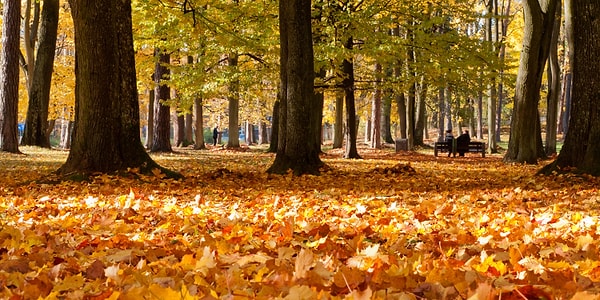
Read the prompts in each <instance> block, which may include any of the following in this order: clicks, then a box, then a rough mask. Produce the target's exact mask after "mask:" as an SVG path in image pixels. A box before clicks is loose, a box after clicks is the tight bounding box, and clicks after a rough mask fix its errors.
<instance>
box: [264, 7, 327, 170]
mask: <svg viewBox="0 0 600 300" xmlns="http://www.w3.org/2000/svg"><path fill="white" fill-rule="evenodd" d="M279 18H280V19H279V24H280V40H281V47H280V51H281V58H280V59H281V98H282V100H281V103H280V109H279V124H280V126H279V144H278V147H277V154H276V156H275V161H274V162H273V165H271V167H270V168H269V170H268V172H271V173H278V174H283V173H286V172H287V171H288V170H290V169H292V170H293V172H294V174H296V175H301V174H318V173H319V168H320V167H321V166H322V165H323V163H322V162H321V159H320V158H319V151H318V149H316V147H315V143H314V132H312V131H313V130H314V127H312V126H311V124H312V120H314V118H316V117H317V116H316V115H315V113H314V111H313V110H311V107H313V106H314V103H315V101H316V100H315V91H314V78H315V72H314V63H313V62H314V57H313V46H312V41H313V39H312V30H311V1H310V0H293V1H286V2H284V1H280V3H279ZM307 129H308V130H307Z"/></svg>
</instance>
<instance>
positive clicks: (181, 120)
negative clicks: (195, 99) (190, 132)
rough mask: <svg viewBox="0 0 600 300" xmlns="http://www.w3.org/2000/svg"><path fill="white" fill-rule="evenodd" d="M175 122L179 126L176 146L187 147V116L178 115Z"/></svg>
mask: <svg viewBox="0 0 600 300" xmlns="http://www.w3.org/2000/svg"><path fill="white" fill-rule="evenodd" d="M175 122H176V124H177V126H176V128H177V130H175V146H176V147H185V146H186V141H185V116H184V115H182V114H180V113H177V117H176V119H175Z"/></svg>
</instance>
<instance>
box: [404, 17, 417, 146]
mask: <svg viewBox="0 0 600 300" xmlns="http://www.w3.org/2000/svg"><path fill="white" fill-rule="evenodd" d="M410 23H411V25H412V24H413V23H414V20H413V21H411V22H410ZM414 38H415V37H414V33H413V31H412V29H409V30H407V32H406V39H407V40H408V43H409V45H412V44H413V43H414ZM406 57H407V58H406V75H407V80H408V82H409V86H408V92H407V94H408V96H407V97H406V139H407V141H408V150H413V149H414V146H415V122H416V117H415V112H416V109H415V108H416V107H415V101H416V97H417V95H416V93H417V89H416V78H417V76H416V73H415V63H416V61H415V50H414V48H413V47H412V46H409V47H408V48H407V53H406Z"/></svg>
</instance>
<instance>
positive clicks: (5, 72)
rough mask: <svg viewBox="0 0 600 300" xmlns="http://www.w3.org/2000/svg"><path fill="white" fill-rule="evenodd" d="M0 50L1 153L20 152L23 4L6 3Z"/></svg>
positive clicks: (10, 0) (9, 0)
mask: <svg viewBox="0 0 600 300" xmlns="http://www.w3.org/2000/svg"><path fill="white" fill-rule="evenodd" d="M3 8H4V10H3V14H2V49H1V50H0V52H1V54H0V150H2V151H6V152H12V153H19V152H20V151H19V138H18V128H17V124H18V114H19V111H18V105H19V51H20V50H19V33H20V32H19V29H20V28H19V27H20V24H21V1H17V0H6V1H4V7H3Z"/></svg>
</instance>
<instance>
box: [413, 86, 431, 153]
mask: <svg viewBox="0 0 600 300" xmlns="http://www.w3.org/2000/svg"><path fill="white" fill-rule="evenodd" d="M427 89H428V85H427V83H426V82H425V80H424V76H421V82H420V83H419V88H418V89H417V103H416V107H415V109H416V112H415V117H416V120H415V132H414V143H413V144H414V145H415V146H424V145H425V143H424V141H423V135H424V133H425V132H426V131H425V127H426V123H427V107H426V105H425V101H426V99H425V97H426V96H427Z"/></svg>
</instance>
